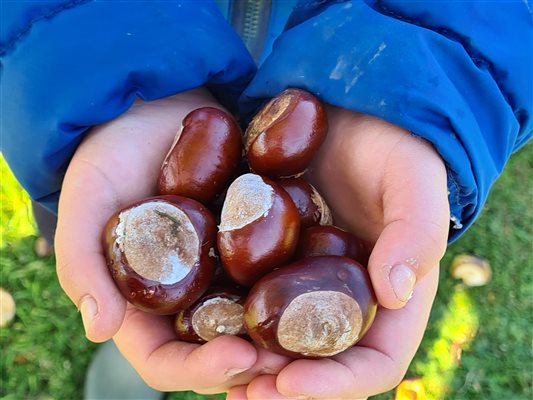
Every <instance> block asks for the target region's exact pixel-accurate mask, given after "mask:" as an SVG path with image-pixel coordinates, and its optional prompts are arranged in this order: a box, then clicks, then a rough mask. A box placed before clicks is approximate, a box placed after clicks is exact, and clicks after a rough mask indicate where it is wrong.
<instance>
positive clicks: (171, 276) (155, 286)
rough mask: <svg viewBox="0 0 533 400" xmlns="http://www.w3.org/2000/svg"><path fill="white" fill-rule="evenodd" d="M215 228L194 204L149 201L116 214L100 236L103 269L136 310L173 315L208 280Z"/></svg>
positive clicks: (191, 300)
mask: <svg viewBox="0 0 533 400" xmlns="http://www.w3.org/2000/svg"><path fill="white" fill-rule="evenodd" d="M215 240H216V224H215V220H214V218H213V216H212V215H211V214H210V212H209V211H208V210H207V209H206V208H205V207H204V206H203V205H202V204H200V203H199V202H197V201H195V200H192V199H188V198H185V197H180V196H159V197H152V198H148V199H145V200H142V201H139V202H137V203H134V204H132V205H129V206H128V207H126V208H124V209H122V210H120V211H118V212H116V213H115V214H114V215H113V216H111V218H110V219H109V220H108V222H107V224H106V226H105V228H104V232H103V247H104V253H105V257H106V260H107V266H108V268H109V271H110V272H111V276H112V277H113V279H114V281H115V283H116V284H117V286H118V288H119V290H120V291H121V293H122V294H123V296H124V297H125V298H126V299H127V300H128V301H129V302H130V303H132V304H133V305H135V306H137V307H138V308H140V309H141V310H144V311H147V312H151V313H153V314H174V313H176V312H177V311H178V310H180V309H182V308H186V307H188V306H189V305H191V304H192V303H194V302H195V301H196V300H197V299H198V298H199V297H200V296H201V295H202V294H203V293H204V292H205V291H206V290H207V288H208V286H209V283H210V282H211V279H212V277H213V273H214V269H215V262H216V253H215V243H216V242H215Z"/></svg>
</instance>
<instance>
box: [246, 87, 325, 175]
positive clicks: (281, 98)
mask: <svg viewBox="0 0 533 400" xmlns="http://www.w3.org/2000/svg"><path fill="white" fill-rule="evenodd" d="M327 130H328V123H327V116H326V111H325V109H324V106H323V105H322V103H321V102H320V101H319V100H318V99H317V98H316V97H315V96H313V95H312V94H311V93H309V92H306V91H304V90H300V89H287V90H285V91H283V92H281V93H280V94H279V95H277V96H276V97H274V98H273V99H272V100H270V101H269V102H268V103H267V104H266V105H265V106H264V107H263V108H262V109H261V110H260V111H259V112H258V113H257V114H256V115H255V117H254V118H253V119H252V121H251V122H250V125H249V126H248V129H246V132H245V134H244V147H245V150H246V155H247V158H248V162H249V164H250V167H251V169H252V170H253V171H254V172H255V173H257V174H260V175H265V176H269V177H271V178H279V177H290V176H295V175H298V174H301V173H302V172H304V171H305V170H306V168H307V167H308V166H309V164H310V162H311V160H312V159H313V157H314V155H315V153H316V152H317V151H318V149H319V148H320V146H321V145H322V143H323V142H324V140H325V138H326V133H327Z"/></svg>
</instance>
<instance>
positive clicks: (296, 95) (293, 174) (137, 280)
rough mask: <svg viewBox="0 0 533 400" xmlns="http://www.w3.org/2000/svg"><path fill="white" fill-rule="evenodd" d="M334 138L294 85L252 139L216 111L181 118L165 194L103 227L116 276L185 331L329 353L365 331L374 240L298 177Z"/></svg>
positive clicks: (164, 174) (269, 108) (289, 351)
mask: <svg viewBox="0 0 533 400" xmlns="http://www.w3.org/2000/svg"><path fill="white" fill-rule="evenodd" d="M326 134H327V118H326V112H325V110H324V107H323V105H322V104H321V103H320V102H319V101H318V100H317V99H316V98H315V97H314V96H313V95H311V94H310V93H308V92H305V91H303V90H299V89H287V90H285V91H284V92H282V93H281V94H280V95H278V96H277V97H275V98H273V99H272V100H271V101H270V102H268V103H267V104H266V106H264V107H263V108H262V109H261V110H260V112H259V113H258V114H257V115H256V116H255V117H254V118H253V120H252V122H251V123H250V125H249V126H248V128H247V129H246V132H245V134H244V135H242V133H241V130H240V128H239V126H238V124H237V123H236V121H235V120H234V119H233V117H232V116H231V115H229V114H227V113H226V112H224V111H221V110H219V109H216V108H209V107H206V108H200V109H197V110H194V111H192V112H191V113H190V114H188V115H187V116H186V117H185V119H184V120H183V124H182V129H181V131H180V132H179V133H178V135H177V136H176V139H175V141H174V143H173V144H172V146H171V148H170V150H169V152H168V154H167V156H166V157H165V160H164V162H163V165H162V168H161V173H160V176H159V180H158V191H159V196H156V197H150V198H147V199H143V200H140V201H138V202H136V203H134V204H131V205H129V206H128V207H126V208H124V209H122V210H119V211H118V212H116V213H115V214H114V215H113V216H112V217H111V218H110V219H109V221H108V222H107V224H106V226H105V228H104V232H103V245H104V250H105V254H106V259H107V265H108V267H109V271H110V272H111V275H112V277H113V279H114V281H115V282H116V284H117V286H118V288H119V289H120V291H121V293H122V294H123V295H124V297H125V298H126V299H127V300H128V301H129V302H130V303H132V304H134V305H135V306H136V307H138V308H140V309H141V310H144V311H146V312H150V313H155V314H161V315H174V316H175V317H174V318H175V330H176V334H177V336H178V338H179V339H180V340H185V341H189V342H194V343H205V342H206V341H209V340H211V339H213V338H215V337H217V336H219V335H223V334H230V335H239V336H241V337H244V338H247V339H249V338H251V339H252V340H253V341H254V342H256V343H258V344H259V345H261V346H263V347H264V348H266V349H269V350H271V351H274V352H277V353H280V354H285V355H289V356H292V357H311V358H312V357H328V356H332V355H334V354H337V353H339V352H342V351H343V350H346V349H347V348H349V347H351V346H352V345H354V344H355V343H356V342H357V341H358V340H360V339H361V337H362V336H363V335H364V333H365V332H366V331H367V330H368V329H369V327H370V325H371V324H372V321H373V319H374V316H375V313H376V308H377V305H376V298H375V295H374V292H373V290H372V286H371V283H370V279H369V276H368V273H367V271H366V268H365V267H364V265H366V263H367V262H368V256H369V253H368V249H367V247H366V246H365V244H364V243H363V242H362V241H361V240H359V239H357V238H356V237H355V236H353V235H352V234H350V233H348V232H346V231H344V230H341V229H339V228H337V227H335V226H333V225H332V218H331V213H330V210H329V209H328V207H327V205H326V203H325V201H324V199H323V198H322V197H321V196H320V194H319V193H318V192H317V190H316V189H315V188H314V187H313V186H312V185H311V184H309V183H308V182H306V181H305V180H304V179H303V178H302V175H303V174H304V172H305V171H306V169H307V167H308V166H309V164H310V162H311V160H312V158H313V156H314V155H315V153H316V152H317V150H318V149H319V148H320V146H321V144H322V143H323V141H324V140H325V137H326Z"/></svg>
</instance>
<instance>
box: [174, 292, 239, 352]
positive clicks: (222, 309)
mask: <svg viewBox="0 0 533 400" xmlns="http://www.w3.org/2000/svg"><path fill="white" fill-rule="evenodd" d="M245 295H246V290H244V288H243V287H242V286H237V285H235V286H233V287H231V286H226V287H213V288H211V289H209V290H208V291H207V292H206V293H205V294H204V295H203V296H202V297H201V298H200V299H199V300H198V301H197V302H196V303H194V304H193V305H192V306H190V307H189V308H187V309H185V310H182V311H180V312H179V313H178V314H177V315H176V319H175V322H174V329H175V331H176V334H177V336H178V339H180V340H183V341H186V342H191V343H205V342H208V341H210V340H212V339H214V338H216V337H218V336H220V335H238V336H246V331H245V330H244V324H243V314H244V307H243V304H244V298H245Z"/></svg>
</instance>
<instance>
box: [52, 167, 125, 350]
mask: <svg viewBox="0 0 533 400" xmlns="http://www.w3.org/2000/svg"><path fill="white" fill-rule="evenodd" d="M111 192H112V190H111V189H110V188H109V185H107V184H106V183H105V179H103V177H102V176H101V172H99V171H98V170H97V169H95V168H94V167H93V166H92V165H90V164H89V163H83V162H79V161H73V162H72V163H71V165H70V166H69V168H68V170H67V173H66V176H65V180H64V182H63V187H62V190H61V197H60V200H59V213H58V224H57V230H56V237H55V247H56V269H57V275H58V278H59V282H60V284H61V287H62V288H63V290H64V291H65V293H66V294H67V295H68V296H69V297H70V299H71V300H72V302H73V303H74V304H75V305H76V307H77V308H78V310H80V313H81V317H82V321H83V326H84V328H85V334H86V336H87V338H88V339H90V340H92V341H94V342H103V341H105V340H108V339H109V338H111V337H112V336H113V335H114V334H115V333H116V332H117V331H118V329H119V328H120V325H121V324H122V320H123V318H124V314H125V310H126V301H125V300H124V298H123V297H122V296H121V295H120V293H119V291H118V289H117V288H116V286H115V284H114V282H113V281H112V279H111V276H110V274H109V272H108V270H107V266H106V261H105V257H104V255H103V250H102V245H101V242H100V238H101V229H102V227H103V226H104V225H105V223H106V221H107V218H108V217H109V216H110V215H111V214H112V213H113V212H114V211H115V210H116V209H117V208H118V207H119V205H118V204H117V202H116V199H115V196H114V195H113V194H112V193H111Z"/></svg>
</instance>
